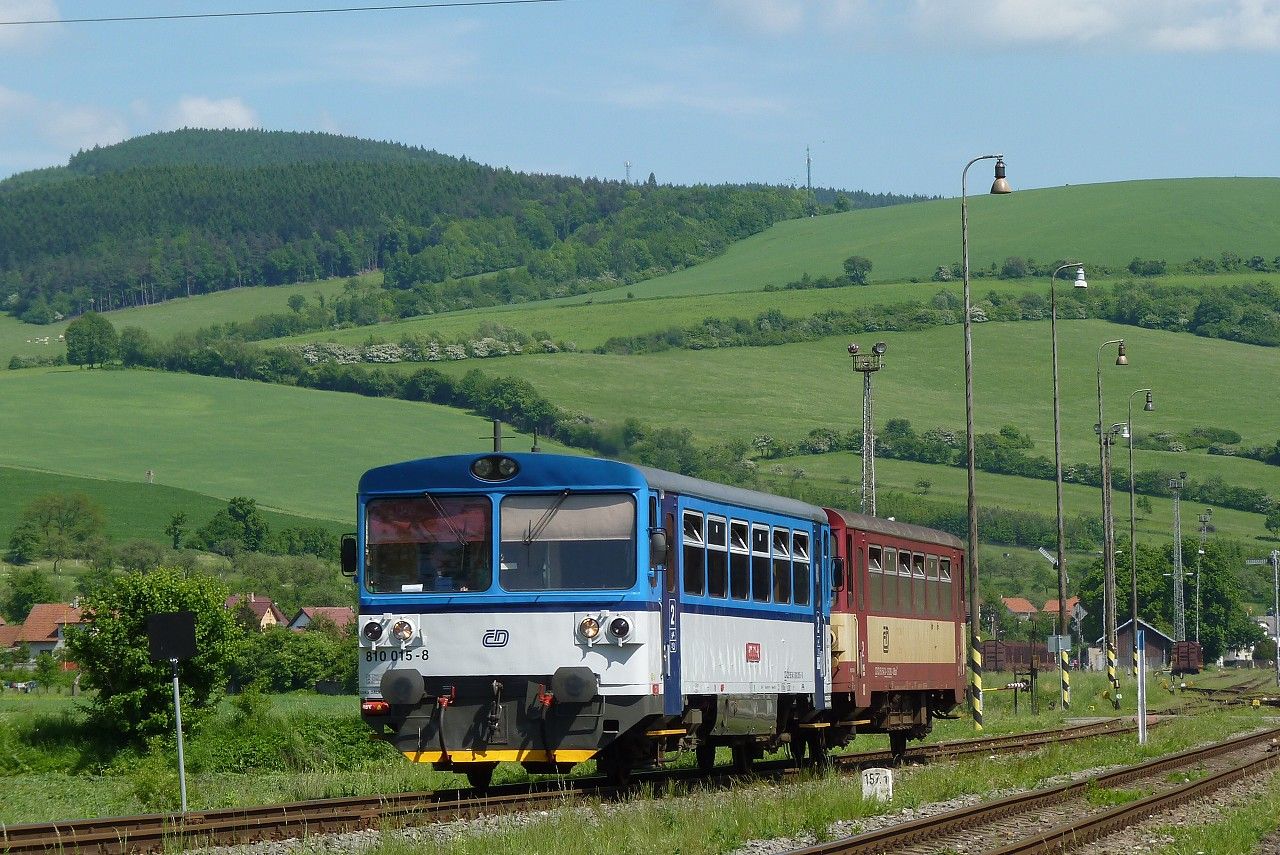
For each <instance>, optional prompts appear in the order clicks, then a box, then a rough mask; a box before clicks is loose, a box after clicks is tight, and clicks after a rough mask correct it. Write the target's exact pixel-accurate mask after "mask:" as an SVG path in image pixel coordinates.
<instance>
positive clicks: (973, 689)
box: [969, 635, 982, 730]
mask: <svg viewBox="0 0 1280 855" xmlns="http://www.w3.org/2000/svg"><path fill="white" fill-rule="evenodd" d="M969 705H970V707H971V708H972V712H973V728H974V730H982V640H981V639H980V638H978V636H976V635H975V636H974V637H973V642H972V643H971V644H970V645H969Z"/></svg>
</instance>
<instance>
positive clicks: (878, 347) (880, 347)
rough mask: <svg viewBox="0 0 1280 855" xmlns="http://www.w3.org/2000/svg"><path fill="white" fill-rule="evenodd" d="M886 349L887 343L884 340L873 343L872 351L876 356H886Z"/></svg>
mask: <svg viewBox="0 0 1280 855" xmlns="http://www.w3.org/2000/svg"><path fill="white" fill-rule="evenodd" d="M884 351H885V344H884V342H882V341H878V342H876V343H875V344H873V345H871V352H872V353H874V354H875V355H876V356H884Z"/></svg>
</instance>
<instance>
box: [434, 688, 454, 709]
mask: <svg viewBox="0 0 1280 855" xmlns="http://www.w3.org/2000/svg"><path fill="white" fill-rule="evenodd" d="M444 688H445V694H443V695H437V696H436V703H437V704H439V705H440V708H441V709H444V708H445V707H448V706H452V705H453V702H454V701H456V700H457V699H458V687H457V686H445V687H444Z"/></svg>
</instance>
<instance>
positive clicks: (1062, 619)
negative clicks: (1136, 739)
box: [1049, 261, 1089, 709]
mask: <svg viewBox="0 0 1280 855" xmlns="http://www.w3.org/2000/svg"><path fill="white" fill-rule="evenodd" d="M1068 267H1074V268H1075V269H1076V282H1075V287H1077V288H1088V287H1089V283H1088V282H1086V281H1085V278H1084V265H1083V264H1081V263H1080V262H1078V261H1071V262H1068V263H1066V264H1063V265H1061V266H1059V267H1058V269H1057V270H1055V271H1053V274H1052V275H1051V276H1050V277H1049V338H1050V341H1051V342H1052V347H1051V350H1052V352H1053V470H1054V476H1053V486H1054V498H1055V499H1056V501H1057V510H1058V552H1057V562H1056V563H1057V565H1058V647H1059V649H1058V668H1059V670H1060V671H1062V675H1061V676H1062V679H1061V680H1059V683H1060V685H1061V700H1062V708H1063V709H1069V708H1070V707H1071V690H1070V688H1069V684H1068V683H1067V679H1066V659H1067V653H1066V651H1065V650H1062V649H1061V648H1062V639H1063V638H1065V637H1066V635H1067V560H1066V553H1065V546H1064V544H1065V543H1066V526H1065V523H1064V521H1063V513H1062V427H1061V415H1060V412H1059V404H1058V300H1057V296H1056V289H1055V287H1054V286H1055V285H1057V282H1058V274H1059V273H1061V272H1062V271H1064V270H1066V269H1067V268H1068Z"/></svg>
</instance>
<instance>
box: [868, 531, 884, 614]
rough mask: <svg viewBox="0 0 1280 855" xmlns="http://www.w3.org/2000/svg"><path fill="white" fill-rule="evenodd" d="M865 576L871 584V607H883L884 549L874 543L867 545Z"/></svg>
mask: <svg viewBox="0 0 1280 855" xmlns="http://www.w3.org/2000/svg"><path fill="white" fill-rule="evenodd" d="M867 578H868V579H869V580H870V584H871V608H873V609H882V608H884V550H883V549H881V548H880V547H879V546H876V545H875V544H874V543H873V544H870V545H868V546H867Z"/></svg>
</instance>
